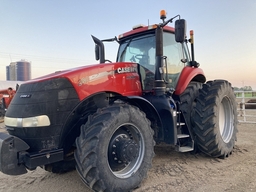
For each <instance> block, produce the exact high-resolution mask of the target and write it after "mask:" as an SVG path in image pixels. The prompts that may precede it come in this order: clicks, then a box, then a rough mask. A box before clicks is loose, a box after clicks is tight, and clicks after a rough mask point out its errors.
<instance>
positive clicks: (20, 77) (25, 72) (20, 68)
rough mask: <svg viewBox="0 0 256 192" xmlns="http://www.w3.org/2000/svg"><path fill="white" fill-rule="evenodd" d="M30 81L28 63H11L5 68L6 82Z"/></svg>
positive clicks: (29, 66) (22, 61)
mask: <svg viewBox="0 0 256 192" xmlns="http://www.w3.org/2000/svg"><path fill="white" fill-rule="evenodd" d="M30 79H31V64H30V62H28V61H25V60H21V61H17V62H11V63H10V65H9V66H6V80H7V81H27V80H30Z"/></svg>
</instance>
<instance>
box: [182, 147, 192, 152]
mask: <svg viewBox="0 0 256 192" xmlns="http://www.w3.org/2000/svg"><path fill="white" fill-rule="evenodd" d="M178 150H179V152H188V151H193V150H194V148H193V147H190V146H184V147H179V149H178Z"/></svg>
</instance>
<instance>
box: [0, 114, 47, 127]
mask: <svg viewBox="0 0 256 192" xmlns="http://www.w3.org/2000/svg"><path fill="white" fill-rule="evenodd" d="M4 124H5V125H6V126H10V127H44V126H49V125H50V124H51V123H50V119H49V117H48V116H47V115H40V116H35V117H27V118H13V117H4Z"/></svg>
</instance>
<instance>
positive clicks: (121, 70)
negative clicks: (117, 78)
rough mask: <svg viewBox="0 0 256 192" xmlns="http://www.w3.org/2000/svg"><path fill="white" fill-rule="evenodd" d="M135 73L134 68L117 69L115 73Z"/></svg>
mask: <svg viewBox="0 0 256 192" xmlns="http://www.w3.org/2000/svg"><path fill="white" fill-rule="evenodd" d="M132 72H137V68H136V67H119V68H117V73H132Z"/></svg>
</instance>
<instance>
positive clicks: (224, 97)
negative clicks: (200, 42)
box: [194, 80, 238, 158]
mask: <svg viewBox="0 0 256 192" xmlns="http://www.w3.org/2000/svg"><path fill="white" fill-rule="evenodd" d="M236 106H237V105H236V98H235V95H234V92H233V89H232V87H231V84H230V83H229V82H227V81H224V80H215V81H210V82H207V83H206V84H204V85H203V88H202V89H201V90H200V94H199V97H198V99H197V105H196V112H195V128H194V131H195V133H196V136H197V137H196V140H197V144H198V147H199V149H200V150H201V151H202V152H204V153H206V154H208V155H210V156H212V157H221V158H225V157H228V156H229V155H230V154H231V153H232V151H233V148H234V145H235V141H236V133H237V122H238V121H237V109H236Z"/></svg>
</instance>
